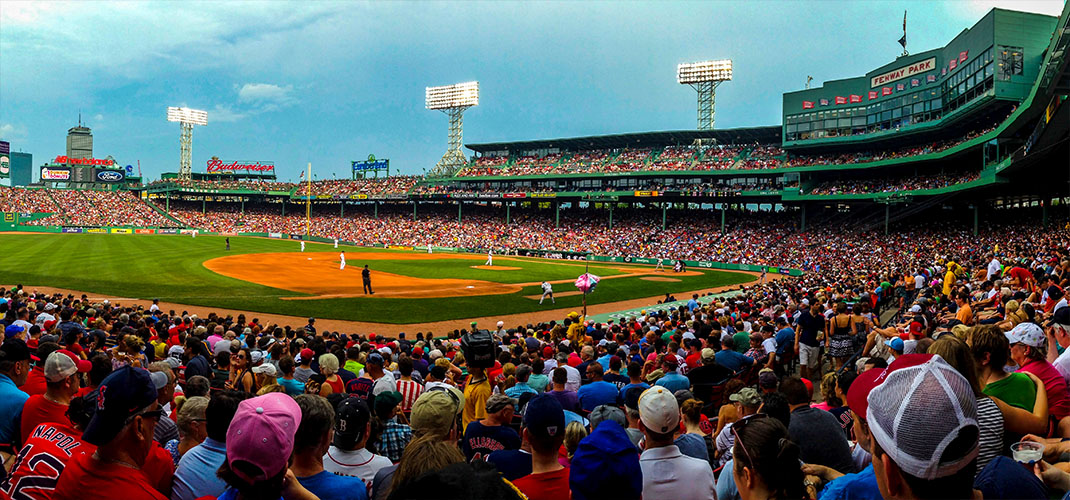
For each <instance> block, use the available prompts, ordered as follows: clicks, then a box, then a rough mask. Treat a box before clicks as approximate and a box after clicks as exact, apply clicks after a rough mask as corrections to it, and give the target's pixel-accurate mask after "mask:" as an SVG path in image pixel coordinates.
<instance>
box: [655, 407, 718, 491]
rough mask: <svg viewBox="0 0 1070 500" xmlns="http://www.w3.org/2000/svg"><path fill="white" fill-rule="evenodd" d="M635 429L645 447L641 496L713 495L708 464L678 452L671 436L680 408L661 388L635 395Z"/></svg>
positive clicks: (676, 425)
mask: <svg viewBox="0 0 1070 500" xmlns="http://www.w3.org/2000/svg"><path fill="white" fill-rule="evenodd" d="M639 422H640V423H639V428H640V430H641V431H642V432H643V437H644V439H645V440H646V450H645V451H643V453H642V455H640V457H639V465H640V468H642V470H643V497H644V498H678V499H681V500H686V499H713V498H716V493H715V492H714V488H713V484H714V478H713V470H712V469H710V465H709V463H707V462H706V461H703V460H699V459H696V458H692V457H689V456H686V455H683V454H682V453H680V449H679V448H677V446H676V445H675V444H673V435H674V434H675V432H676V430H677V429H678V428H679V426H680V407H679V405H677V403H676V398H675V397H674V396H673V395H672V393H670V392H669V391H668V390H667V389H666V388H664V387H652V388H650V389H647V390H646V392H644V393H643V394H642V396H640V398H639Z"/></svg>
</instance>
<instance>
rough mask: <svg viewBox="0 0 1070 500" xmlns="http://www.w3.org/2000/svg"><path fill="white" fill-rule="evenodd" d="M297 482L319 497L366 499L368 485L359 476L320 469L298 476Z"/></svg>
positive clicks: (346, 499)
mask: <svg viewBox="0 0 1070 500" xmlns="http://www.w3.org/2000/svg"><path fill="white" fill-rule="evenodd" d="M297 482H299V483H301V486H304V487H305V489H307V490H308V491H311V492H312V494H313V495H316V496H317V497H319V498H331V499H335V498H337V499H338V500H368V487H367V486H366V485H365V484H364V481H363V480H361V479H360V478H359V477H351V476H339V475H337V474H335V473H333V472H328V471H322V472H320V473H319V474H316V475H314V476H309V477H299V478H297Z"/></svg>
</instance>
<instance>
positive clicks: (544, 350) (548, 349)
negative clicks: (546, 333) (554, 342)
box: [542, 346, 554, 358]
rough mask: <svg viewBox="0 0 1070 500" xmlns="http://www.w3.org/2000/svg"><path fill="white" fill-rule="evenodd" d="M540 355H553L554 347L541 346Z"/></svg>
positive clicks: (546, 356)
mask: <svg viewBox="0 0 1070 500" xmlns="http://www.w3.org/2000/svg"><path fill="white" fill-rule="evenodd" d="M542 355H543V357H545V358H548V357H550V356H553V355H554V348H553V347H550V346H546V347H543V348H542Z"/></svg>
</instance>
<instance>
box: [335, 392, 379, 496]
mask: <svg viewBox="0 0 1070 500" xmlns="http://www.w3.org/2000/svg"><path fill="white" fill-rule="evenodd" d="M334 417H335V418H334V443H333V444H332V445H331V447H330V448H328V449H327V454H326V456H324V458H323V468H324V469H326V470H328V471H330V472H333V473H335V474H338V475H341V476H354V477H359V478H361V479H362V480H363V481H364V484H368V485H370V484H371V483H372V479H374V478H375V473H376V472H378V471H379V469H382V468H383V467H387V466H389V465H390V459H389V458H386V457H384V456H382V455H376V454H374V453H372V452H371V451H368V449H367V448H366V447H365V445H367V443H368V440H369V439H370V438H371V432H372V422H371V418H372V414H371V410H369V409H368V404H367V403H365V402H364V400H363V399H360V398H355V397H349V398H345V399H343V400H342V401H341V402H340V403H339V404H338V406H337V408H336V409H335V414H334Z"/></svg>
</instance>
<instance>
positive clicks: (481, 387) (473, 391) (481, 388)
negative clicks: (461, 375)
mask: <svg viewBox="0 0 1070 500" xmlns="http://www.w3.org/2000/svg"><path fill="white" fill-rule="evenodd" d="M493 392H494V391H493V389H491V387H490V381H489V380H487V378H486V375H484V378H483V380H480V381H477V383H473V381H472V376H471V375H469V376H468V379H467V380H466V382H465V385H464V411H463V412H462V413H461V429H467V428H468V424H470V423H472V422H474V421H476V420H480V419H482V418H485V417H486V416H487V400H488V399H490V396H491V394H493Z"/></svg>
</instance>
